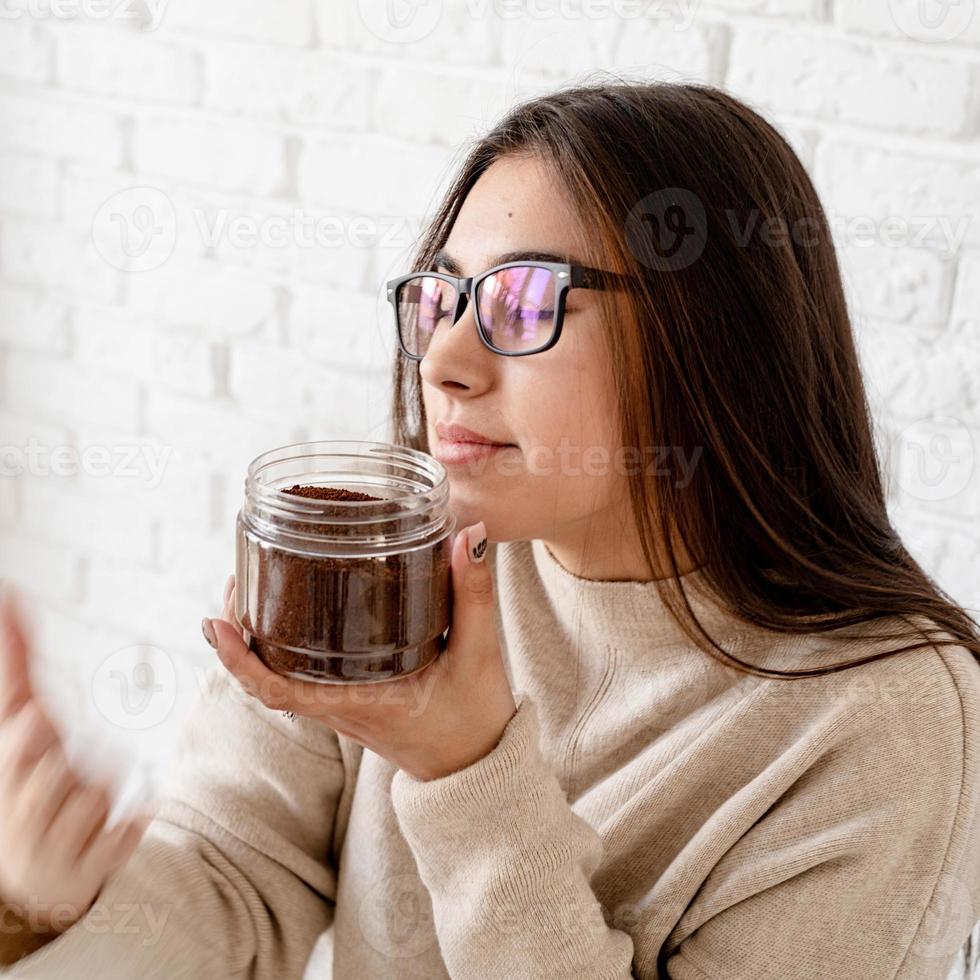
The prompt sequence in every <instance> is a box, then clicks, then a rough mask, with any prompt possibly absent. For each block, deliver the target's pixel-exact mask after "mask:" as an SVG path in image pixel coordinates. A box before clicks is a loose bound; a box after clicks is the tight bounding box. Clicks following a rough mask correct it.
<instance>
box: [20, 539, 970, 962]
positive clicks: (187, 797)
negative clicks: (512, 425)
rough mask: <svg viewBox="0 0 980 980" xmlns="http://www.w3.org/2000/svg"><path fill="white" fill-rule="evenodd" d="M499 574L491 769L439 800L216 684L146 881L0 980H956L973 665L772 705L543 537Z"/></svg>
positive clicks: (724, 621) (146, 844)
mask: <svg viewBox="0 0 980 980" xmlns="http://www.w3.org/2000/svg"><path fill="white" fill-rule="evenodd" d="M488 556H489V560H490V562H491V568H492V569H493V570H494V575H495V578H496V585H497V598H498V613H499V627H500V636H501V643H502V645H503V646H504V649H505V656H506V658H507V664H508V672H509V675H510V677H511V679H512V684H513V687H514V690H515V692H517V694H518V696H519V697H518V700H519V707H518V711H517V713H516V714H515V715H514V717H513V718H512V720H511V722H510V724H509V725H508V727H507V729H506V731H505V732H504V735H503V737H502V739H501V741H500V742H499V744H498V745H497V746H496V748H495V749H494V750H493V751H492V752H491V753H490V754H489V755H488V756H486V757H485V758H484V759H482V760H480V761H478V762H476V763H475V764H473V765H471V766H469V767H467V768H466V769H463V770H461V771H459V772H456V773H453V774H450V775H448V776H445V777H443V778H440V779H436V780H433V781H430V782H421V781H418V780H416V779H414V778H412V777H410V776H409V775H408V774H407V773H405V772H403V771H401V770H398V769H396V768H395V767H394V766H393V765H392V764H390V763H389V762H387V761H386V760H384V759H382V758H380V757H379V756H377V755H376V754H374V753H372V752H370V751H366V750H362V749H361V748H360V747H359V746H357V745H356V744H354V743H352V742H350V741H349V740H347V739H346V738H339V739H338V738H337V736H336V735H335V734H334V733H333V732H332V731H331V730H330V729H328V728H326V727H325V726H324V725H322V723H319V722H314V721H312V720H310V719H305V718H299V717H297V719H296V720H295V721H291V720H289V719H288V718H286V717H284V716H283V715H281V714H279V713H277V712H273V711H270V710H268V709H265V708H264V707H263V706H261V705H260V704H259V703H258V702H255V701H252V700H250V699H248V698H246V697H245V695H244V694H242V693H241V692H240V691H239V690H238V688H237V684H235V682H234V681H229V679H228V675H227V674H226V673H225V672H224V671H223V669H216V670H215V671H214V672H213V674H212V675H211V678H210V680H211V686H210V687H209V689H208V690H207V692H206V693H205V695H204V697H203V698H202V699H201V702H200V703H199V705H198V706H197V708H196V711H195V713H194V714H193V715H192V717H191V718H190V721H189V723H188V725H187V727H186V729H185V730H184V735H183V738H182V743H181V747H180V750H179V753H178V756H177V761H176V764H175V766H174V768H173V771H172V776H171V782H170V785H169V787H168V790H167V795H166V798H165V801H164V803H163V805H162V808H161V810H160V812H159V815H158V817H157V819H156V820H155V821H154V823H153V824H152V825H151V827H150V830H149V831H148V832H147V836H146V837H145V838H144V840H143V841H142V843H141V844H140V846H139V848H138V850H137V851H136V853H135V854H134V856H133V858H132V860H131V862H130V863H129V864H128V865H127V867H126V868H125V869H124V870H123V871H122V872H120V873H119V874H118V875H117V876H116V877H114V878H113V879H111V880H110V881H109V882H108V883H107V885H106V887H105V888H104V890H103V893H102V895H101V896H100V901H99V904H98V905H97V906H96V907H95V908H94V909H93V910H92V911H91V912H90V913H89V914H88V915H87V916H86V917H85V918H84V919H82V920H81V921H80V922H79V923H77V924H76V925H74V926H73V927H72V928H71V929H69V930H68V931H67V932H66V933H64V934H63V935H62V936H60V937H59V938H58V939H56V940H55V941H54V942H53V943H51V944H50V945H48V946H46V947H44V948H43V949H41V950H40V951H38V952H36V953H34V954H32V955H30V956H28V957H26V958H25V959H23V960H21V961H20V962H19V963H18V964H17V965H16V966H14V967H12V968H10V969H9V970H8V971H6V974H5V975H8V976H10V977H19V978H39V977H45V978H59V980H61V978H70V980H88V978H93V980H96V978H97V980H137V978H138V980H150V978H167V980H171V978H178V977H192V978H204V980H220V978H229V977H231V978H245V977H248V978H256V980H280V978H290V977H296V978H300V977H303V976H304V970H305V971H306V973H305V976H307V977H310V978H315V980H326V978H328V977H333V978H335V980H378V978H382V977H384V978H398V980H411V978H425V980H435V978H439V977H452V978H455V980H493V978H500V980H522V978H531V977H535V978H537V977H541V978H544V977H547V978H551V980H571V978H576V980H579V978H581V980H620V978H627V977H642V978H655V977H671V978H677V980H709V978H710V980H768V978H771V980H845V978H846V980H885V978H888V980H895V978H898V980H913V978H916V980H919V978H922V980H925V978H936V980H943V978H945V977H946V975H947V972H948V971H949V969H950V966H951V965H952V963H953V961H954V958H955V955H956V951H957V949H958V947H959V946H960V944H961V943H962V942H963V941H964V939H965V938H966V936H967V934H968V932H969V930H970V928H971V926H972V925H973V923H974V921H975V920H976V919H977V918H978V917H980V807H978V803H980V768H978V767H980V667H978V665H977V663H976V662H975V661H974V659H973V658H972V656H971V655H970V654H969V652H968V651H966V650H965V649H963V648H960V647H957V648H951V647H945V648H939V649H928V650H924V651H914V652H912V653H905V654H900V655H898V656H896V657H891V658H887V659H884V660H881V661H877V662H875V663H872V664H868V665H864V666H862V667H858V668H854V669H851V670H847V671H843V672H839V673H832V674H827V675H824V676H821V677H816V678H808V679H804V680H789V681H786V680H778V679H777V680H773V679H764V678H759V677H756V676H753V675H746V674H744V673H740V672H737V671H735V670H733V669H730V668H727V667H723V666H721V665H720V664H719V663H718V662H717V661H715V660H713V659H712V658H710V657H709V656H708V655H706V654H704V653H703V652H700V651H698V650H697V649H696V648H695V647H693V646H692V645H691V644H690V643H689V642H688V641H687V640H686V639H685V638H684V637H683V634H681V633H680V631H679V630H678V628H677V627H676V626H674V625H672V624H671V621H670V620H669V617H668V616H667V615H666V612H665V610H664V608H663V605H662V604H661V602H660V600H659V598H658V596H657V593H656V590H655V588H654V587H653V586H652V585H651V584H649V583H639V582H601V581H589V580H583V579H579V578H577V577H576V576H574V575H572V574H571V573H570V572H568V571H567V570H566V569H565V568H563V567H562V566H561V565H560V564H558V562H557V561H556V560H555V558H554V557H553V556H552V555H551V553H550V552H549V551H548V549H547V547H546V546H545V545H544V544H543V543H542V542H540V541H535V542H526V541H525V542H507V543H502V544H499V545H496V546H494V545H491V547H490V548H489V550H488ZM685 581H686V583H688V584H689V585H690V586H691V588H694V589H696V590H697V594H696V595H695V597H694V599H695V601H694V603H693V604H694V606H695V609H696V610H697V611H698V612H699V613H700V614H701V615H702V617H703V619H704V620H705V622H706V623H707V624H708V626H709V628H710V629H712V630H713V635H714V636H715V638H716V639H718V640H719V642H722V643H723V645H724V644H727V645H728V647H727V648H729V649H732V650H733V651H734V652H735V653H736V655H737V656H740V657H741V658H742V659H746V660H749V661H752V662H755V663H763V664H765V665H768V666H781V667H783V668H784V669H786V668H792V667H793V666H796V667H800V666H803V665H808V666H814V665H817V664H823V663H829V662H832V661H837V660H841V659H853V658H855V657H858V656H861V655H863V654H865V653H867V652H871V650H872V649H874V646H873V645H872V644H871V643H870V641H868V640H867V639H859V640H850V641H848V642H847V643H844V642H843V641H840V642H839V643H837V644H836V645H834V644H831V642H830V641H829V640H828V638H827V637H826V636H824V637H822V638H821V637H818V636H816V635H811V636H806V637H802V638H796V639H792V640H791V639H787V638H786V637H779V636H776V635H775V634H772V633H766V632H764V631H761V630H759V629H756V628H753V627H747V626H745V625H744V624H741V623H739V622H737V621H736V620H734V619H733V618H729V617H726V616H725V615H724V614H722V613H721V611H720V610H719V609H718V607H716V606H715V605H714V604H713V603H712V602H711V601H710V598H709V597H708V594H707V593H706V592H704V591H703V579H702V578H701V573H700V572H694V573H692V574H690V575H688V576H686V577H685ZM318 940H319V941H318ZM311 953H312V957H311Z"/></svg>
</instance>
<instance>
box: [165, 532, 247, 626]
mask: <svg viewBox="0 0 980 980" xmlns="http://www.w3.org/2000/svg"><path fill="white" fill-rule="evenodd" d="M160 567H161V568H163V569H164V570H165V571H166V573H167V575H168V576H170V577H171V579H172V580H173V581H174V582H179V583H180V584H181V587H182V588H183V590H184V592H186V593H188V594H189V595H196V596H201V597H202V598H206V599H209V600H210V601H209V603H208V609H202V610H201V615H202V616H203V615H206V614H207V612H208V611H209V610H211V609H213V610H214V611H215V612H216V613H220V612H221V609H222V605H223V603H222V598H223V593H224V586H225V582H226V580H227V579H228V576H229V575H231V574H233V573H234V571H235V526H234V523H233V522H228V523H227V524H226V525H224V526H223V527H221V528H220V529H219V530H218V531H216V532H212V533H210V534H202V533H201V532H200V531H199V530H197V529H195V528H193V527H189V526H188V525H187V524H184V523H182V522H179V521H175V520H168V521H164V523H163V526H162V528H161V536H160Z"/></svg>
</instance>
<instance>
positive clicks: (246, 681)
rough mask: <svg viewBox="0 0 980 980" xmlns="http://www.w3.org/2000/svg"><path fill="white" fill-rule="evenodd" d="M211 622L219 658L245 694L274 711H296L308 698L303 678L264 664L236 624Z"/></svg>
mask: <svg viewBox="0 0 980 980" xmlns="http://www.w3.org/2000/svg"><path fill="white" fill-rule="evenodd" d="M211 625H212V628H213V629H214V634H215V639H216V640H217V643H218V647H217V653H218V659H219V660H220V661H221V662H222V664H224V666H225V668H226V669H227V670H228V671H229V672H230V673H231V674H233V675H234V676H235V678H236V679H237V680H238V682H239V684H241V686H242V689H243V690H244V691H245V692H246V693H247V694H250V695H251V696H252V697H254V698H257V699H258V700H259V701H261V702H262V703H263V704H264V705H265V706H266V707H267V708H273V709H274V710H276V711H295V710H297V706H298V705H301V704H303V703H304V700H305V701H308V700H309V697H308V695H306V694H305V693H304V690H303V688H302V686H301V685H302V682H301V681H297V680H296V679H295V678H292V677H283V675H282V674H277V673H276V672H275V671H273V670H270V669H269V668H268V667H266V665H265V664H264V663H262V661H261V660H259V658H258V657H257V656H256V655H255V654H254V653H253V652H252V651H251V650H249V648H248V647H247V646H246V645H245V642H244V640H243V639H242V637H241V634H240V633H239V631H238V629H237V627H235V626H233V625H232V624H231V623H228V622H226V621H225V620H223V619H212V620H211Z"/></svg>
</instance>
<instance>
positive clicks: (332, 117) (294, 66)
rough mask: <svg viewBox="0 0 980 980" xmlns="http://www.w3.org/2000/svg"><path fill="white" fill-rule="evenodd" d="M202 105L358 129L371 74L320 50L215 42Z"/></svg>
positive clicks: (366, 119)
mask: <svg viewBox="0 0 980 980" xmlns="http://www.w3.org/2000/svg"><path fill="white" fill-rule="evenodd" d="M206 54H207V60H206V76H205V79H206V80H205V94H204V105H205V106H207V107H208V108H210V109H214V110H216V111H219V112H222V113H227V114H229V115H234V116H252V117H256V118H264V119H275V120H284V121H288V122H291V123H296V124H301V125H312V126H324V127H326V128H328V129H331V130H341V131H362V130H364V129H366V128H367V127H368V125H369V123H370V113H369V110H370V92H371V87H372V82H373V73H372V72H370V71H368V70H367V69H363V68H359V67H357V66H355V65H349V64H340V63H339V62H336V61H334V60H332V59H329V58H325V57H324V56H323V55H322V54H321V53H319V52H316V53H312V52H311V53H309V54H307V53H301V52H296V51H287V50H283V49H277V48H268V47H257V46H256V45H254V44H235V43H226V42H215V43H212V44H210V45H209V46H208V48H207V52H206Z"/></svg>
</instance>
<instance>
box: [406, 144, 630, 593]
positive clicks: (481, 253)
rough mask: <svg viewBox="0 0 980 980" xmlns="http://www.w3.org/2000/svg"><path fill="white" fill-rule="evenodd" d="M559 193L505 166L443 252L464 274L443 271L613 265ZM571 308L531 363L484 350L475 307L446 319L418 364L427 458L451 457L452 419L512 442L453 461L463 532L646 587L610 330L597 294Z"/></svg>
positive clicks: (539, 173)
mask: <svg viewBox="0 0 980 980" xmlns="http://www.w3.org/2000/svg"><path fill="white" fill-rule="evenodd" d="M559 191H560V188H559V187H558V184H557V180H556V178H555V176H554V174H553V173H551V172H550V171H549V170H548V169H547V167H546V165H545V164H543V163H542V162H540V161H538V160H534V159H530V158H518V157H504V158H501V159H498V160H497V161H495V162H494V163H493V164H492V165H491V166H490V167H489V168H488V169H487V170H486V171H485V172H484V173H483V175H482V176H481V177H480V178H479V180H478V181H477V182H476V183H475V185H474V186H473V188H472V189H471V191H470V193H469V195H468V196H467V198H466V200H465V202H464V203H463V205H462V208H461V210H460V212H459V215H458V216H457V218H456V221H455V224H454V225H453V228H452V232H451V233H450V235H449V238H448V240H447V241H446V243H445V246H444V252H445V253H446V254H447V255H448V256H449V258H450V259H451V260H452V261H453V263H454V266H453V267H447V266H446V265H440V266H439V267H438V269H437V270H435V271H440V272H450V273H453V274H455V275H461V276H475V275H477V274H478V273H480V272H483V271H484V270H486V269H488V268H490V267H491V266H493V265H496V264H498V262H499V261H500V259H499V256H501V255H503V254H504V253H508V252H512V251H515V250H528V251H535V252H547V253H554V254H555V255H558V256H569V257H570V261H572V262H573V263H578V264H587V265H598V266H600V267H601V266H603V263H602V262H601V261H595V260H594V257H590V256H588V255H585V254H583V251H582V249H581V243H582V242H583V241H584V240H586V238H587V236H586V235H585V233H584V229H582V227H581V225H580V222H579V219H578V217H577V216H576V214H575V213H574V212H573V210H572V209H571V207H570V205H569V204H568V203H567V202H566V201H565V200H564V199H563V197H562V196H561V195H560V193H559ZM566 299H567V305H566V308H565V319H564V326H563V327H562V334H561V337H560V338H559V340H558V343H557V344H556V345H555V346H554V347H552V348H551V349H550V350H546V351H543V352H541V353H538V354H530V355H527V356H523V357H505V356H502V355H500V354H496V353H494V352H493V351H491V350H488V349H487V348H486V347H485V346H484V345H483V343H482V342H481V340H480V338H479V336H478V334H477V329H476V323H475V322H474V314H473V305H472V303H468V304H467V306H466V308H465V311H464V313H463V315H462V316H461V317H460V319H459V320H458V321H457V322H456V323H455V324H453V325H452V326H450V324H449V322H448V319H447V320H444V321H443V323H442V324H441V325H440V326H439V328H438V329H437V331H436V333H435V334H434V335H433V337H432V339H431V341H430V343H429V346H428V349H427V351H426V355H425V357H424V358H423V360H422V361H421V362H420V364H419V368H420V372H421V378H422V389H423V398H424V401H425V409H426V416H427V420H428V438H429V449H430V451H431V452H432V453H433V454H434V455H435V456H436V457H437V458H439V457H440V452H441V447H442V446H444V445H445V444H444V443H443V441H442V440H441V439H440V437H439V433H438V431H437V429H436V425H437V423H440V422H442V423H456V424H459V425H463V426H466V427H467V428H469V429H473V430H475V431H477V432H479V433H481V434H483V435H484V436H487V437H488V438H490V439H492V440H494V441H497V442H503V443H508V444H509V445H508V446H507V447H506V448H503V449H500V450H497V451H495V452H493V453H492V454H491V455H489V456H484V457H482V458H480V459H478V460H475V461H470V462H446V461H445V460H444V461H443V462H444V465H445V466H446V469H447V472H448V474H449V480H450V485H451V506H452V509H453V512H454V513H455V515H456V517H457V520H458V525H457V526H458V527H465V526H467V525H468V524H471V523H475V522H476V521H479V520H482V521H484V522H485V523H486V526H487V532H488V536H489V538H490V540H491V541H508V540H524V539H531V538H540V539H543V540H544V541H545V542H546V543H547V544H548V546H549V548H550V549H551V551H552V553H553V554H554V555H555V557H556V558H558V560H559V561H561V563H562V564H563V565H565V567H566V568H568V569H569V570H570V571H572V572H575V573H576V574H581V575H583V576H585V577H589V578H631V577H637V578H646V577H649V576H647V575H645V574H644V573H643V569H644V567H645V566H643V565H642V564H638V563H637V562H638V560H639V559H638V558H637V555H636V551H635V547H634V546H633V545H632V543H631V542H632V540H633V538H634V537H635V534H636V532H635V530H634V529H633V524H632V520H631V518H630V517H628V516H627V515H628V513H629V512H628V510H627V507H628V502H627V495H626V478H625V476H623V475H622V469H623V467H622V466H621V465H620V466H618V467H617V465H616V457H615V452H616V449H617V447H618V446H619V445H620V442H619V437H618V420H617V407H616V402H615V390H614V387H613V379H612V377H611V371H610V362H609V355H608V353H607V351H606V347H605V344H604V341H603V331H604V330H606V329H608V325H607V324H604V323H603V321H602V320H601V319H600V316H599V307H598V294H597V293H596V291H595V290H591V289H571V290H569V292H568V294H567V296H566Z"/></svg>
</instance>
